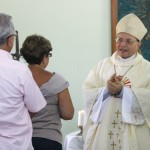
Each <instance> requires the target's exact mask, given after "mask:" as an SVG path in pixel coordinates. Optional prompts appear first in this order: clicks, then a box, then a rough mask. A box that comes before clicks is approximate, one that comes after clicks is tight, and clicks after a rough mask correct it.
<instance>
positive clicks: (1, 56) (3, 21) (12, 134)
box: [0, 14, 46, 150]
mask: <svg viewBox="0 0 150 150" xmlns="http://www.w3.org/2000/svg"><path fill="white" fill-rule="evenodd" d="M10 19H11V17H10V16H8V15H5V14H0V31H1V32H0V33H1V34H0V91H1V92H0V150H32V149H33V148H32V143H31V137H32V123H31V118H30V115H29V112H31V113H36V112H38V111H39V110H41V109H42V108H44V107H45V105H46V102H45V99H44V97H43V96H42V94H41V92H40V90H39V88H38V86H37V85H36V83H35V81H34V80H33V77H32V74H31V72H30V70H29V69H28V67H26V66H25V65H24V64H21V63H20V62H18V61H16V60H13V59H12V56H11V54H10V51H11V49H12V47H13V41H14V35H15V31H14V28H13V24H12V23H11V21H10Z"/></svg>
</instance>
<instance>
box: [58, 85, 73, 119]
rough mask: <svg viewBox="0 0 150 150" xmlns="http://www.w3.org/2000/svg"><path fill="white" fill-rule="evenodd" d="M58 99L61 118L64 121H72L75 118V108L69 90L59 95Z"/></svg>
mask: <svg viewBox="0 0 150 150" xmlns="http://www.w3.org/2000/svg"><path fill="white" fill-rule="evenodd" d="M58 99H59V110H60V117H61V118H62V119H64V120H71V119H72V118H73V116H74V107H73V104H72V101H71V97H70V93H69V90H68V88H67V89H65V90H63V91H62V92H60V93H59V94H58Z"/></svg>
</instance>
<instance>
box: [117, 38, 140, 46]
mask: <svg viewBox="0 0 150 150" xmlns="http://www.w3.org/2000/svg"><path fill="white" fill-rule="evenodd" d="M122 42H125V43H126V44H128V45H131V44H132V43H134V42H138V40H137V39H135V40H132V39H126V40H124V39H123V38H119V37H118V38H116V43H118V44H121V43H122Z"/></svg>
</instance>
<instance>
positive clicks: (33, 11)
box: [0, 0, 111, 135]
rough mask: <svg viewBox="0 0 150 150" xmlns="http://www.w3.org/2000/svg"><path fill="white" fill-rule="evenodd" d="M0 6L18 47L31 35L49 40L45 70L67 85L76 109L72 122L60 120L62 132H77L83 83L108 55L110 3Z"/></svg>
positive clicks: (52, 0)
mask: <svg viewBox="0 0 150 150" xmlns="http://www.w3.org/2000/svg"><path fill="white" fill-rule="evenodd" d="M0 6H1V8H0V11H1V12H3V13H8V14H10V15H12V16H13V22H14V24H15V27H16V29H17V30H18V31H19V42H20V47H21V44H22V42H23V40H24V39H25V37H26V36H28V35H29V34H34V33H37V34H41V35H43V36H45V37H46V38H48V39H49V40H50V41H51V43H52V46H53V57H52V58H51V62H50V64H49V66H48V68H47V69H48V70H50V71H55V72H59V73H61V74H62V75H63V76H64V77H65V78H66V79H67V80H68V81H69V82H70V88H69V90H70V94H71V97H72V101H73V104H74V107H75V115H74V118H73V120H72V121H63V128H62V132H63V135H66V134H68V133H70V132H72V131H76V130H77V114H78V111H79V110H81V109H82V108H83V98H82V90H81V87H82V83H83V81H84V79H85V77H86V76H87V74H88V72H89V71H90V69H91V67H92V66H93V65H94V64H96V63H97V62H98V61H99V60H100V59H102V58H104V57H107V56H110V54H111V50H110V49H111V45H110V41H111V36H110V30H111V25H110V0H3V1H2V0H0Z"/></svg>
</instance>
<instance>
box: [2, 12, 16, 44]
mask: <svg viewBox="0 0 150 150" xmlns="http://www.w3.org/2000/svg"><path fill="white" fill-rule="evenodd" d="M11 18H12V17H11V16H9V15H7V14H4V13H0V45H2V44H4V43H5V42H6V40H7V38H8V37H9V36H11V35H15V29H14V25H13V23H12V22H11Z"/></svg>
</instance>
